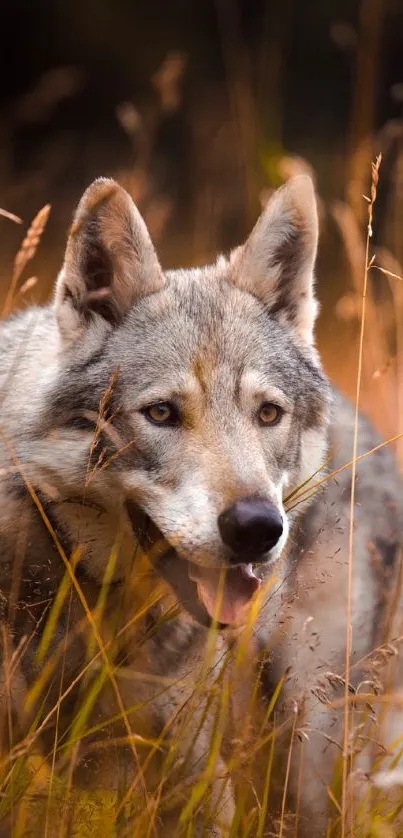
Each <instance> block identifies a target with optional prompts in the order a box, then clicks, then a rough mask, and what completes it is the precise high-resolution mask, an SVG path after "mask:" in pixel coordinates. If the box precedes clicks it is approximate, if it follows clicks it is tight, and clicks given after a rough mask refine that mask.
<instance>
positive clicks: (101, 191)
mask: <svg viewBox="0 0 403 838" xmlns="http://www.w3.org/2000/svg"><path fill="white" fill-rule="evenodd" d="M163 285H164V277H163V273H162V270H161V267H160V264H159V261H158V258H157V255H156V252H155V250H154V247H153V244H152V241H151V239H150V236H149V233H148V230H147V227H146V225H145V223H144V221H143V219H142V217H141V215H140V213H139V211H138V209H137V208H136V206H135V204H134V203H133V201H132V199H131V197H130V195H128V193H127V192H126V191H125V190H124V189H123V188H122V187H121V186H119V185H118V184H117V183H115V181H113V180H107V179H105V178H100V179H99V180H95V181H94V183H92V184H91V186H90V187H89V188H88V189H87V190H86V192H85V193H84V195H83V197H82V199H81V201H80V203H79V205H78V209H77V212H76V215H75V218H74V221H73V225H72V228H71V232H70V236H69V239H68V242H67V248H66V255H65V260H64V265H63V268H62V270H61V272H60V274H59V278H58V281H57V286H56V298H55V303H56V316H57V320H58V324H59V329H60V331H61V333H62V336H63V337H64V338H65V340H66V341H68V342H72V341H74V340H76V339H78V338H79V337H80V335H82V333H83V331H84V329H85V328H86V326H87V325H88V324H89V323H90V322H91V321H92V320H94V319H98V322H99V323H101V322H103V323H104V325H109V326H113V325H115V324H117V323H119V322H120V321H121V319H122V318H123V317H124V315H125V314H126V312H127V311H128V310H129V309H130V308H131V306H132V305H133V303H134V302H135V301H136V300H137V299H139V298H141V297H144V296H147V295H148V294H153V293H154V292H155V291H159V290H160V288H162V287H163ZM100 318H101V319H100Z"/></svg>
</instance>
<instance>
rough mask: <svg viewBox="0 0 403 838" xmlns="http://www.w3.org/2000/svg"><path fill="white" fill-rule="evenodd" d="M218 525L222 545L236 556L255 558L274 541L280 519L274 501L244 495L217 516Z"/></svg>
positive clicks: (278, 532)
mask: <svg viewBox="0 0 403 838" xmlns="http://www.w3.org/2000/svg"><path fill="white" fill-rule="evenodd" d="M218 528H219V530H220V535H221V538H222V540H223V542H224V544H225V545H226V546H227V547H229V548H230V549H231V551H232V552H233V553H234V554H235V556H236V557H238V556H239V558H240V559H242V556H243V557H244V559H245V558H246V559H247V558H248V556H250V557H255V558H258V557H259V556H261V555H262V554H263V553H266V552H267V551H268V550H271V548H272V547H274V545H275V544H277V542H278V540H279V538H280V536H281V534H282V532H283V519H282V517H281V515H280V512H279V511H278V509H277V507H276V506H275V505H274V503H271V502H270V501H268V500H264V499H263V498H243V499H242V500H238V501H237V502H236V503H234V504H233V506H230V507H229V509H226V510H225V512H222V513H221V515H219V516H218Z"/></svg>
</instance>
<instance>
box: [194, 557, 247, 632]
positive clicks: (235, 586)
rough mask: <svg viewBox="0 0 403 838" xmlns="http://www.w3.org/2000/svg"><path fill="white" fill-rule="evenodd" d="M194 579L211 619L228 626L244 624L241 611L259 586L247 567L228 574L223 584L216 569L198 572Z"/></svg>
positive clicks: (204, 569) (240, 567)
mask: <svg viewBox="0 0 403 838" xmlns="http://www.w3.org/2000/svg"><path fill="white" fill-rule="evenodd" d="M193 578H194V579H195V581H196V582H197V593H198V595H199V598H200V599H201V601H202V603H203V605H204V607H205V609H206V611H207V612H208V614H209V615H210V617H214V618H215V619H216V620H217V621H218V622H219V623H226V624H227V625H230V624H233V623H242V622H243V621H244V619H245V614H244V610H245V608H246V606H247V605H248V604H249V603H250V600H251V599H252V597H253V594H254V593H256V591H257V590H258V589H259V587H260V584H261V582H260V579H258V578H257V576H255V574H254V573H253V570H252V565H250V564H242V565H237V566H236V567H234V568H231V569H230V570H227V571H226V574H225V579H224V584H223V582H222V580H221V579H220V570H217V569H215V568H197V571H196V572H195V574H194V576H193Z"/></svg>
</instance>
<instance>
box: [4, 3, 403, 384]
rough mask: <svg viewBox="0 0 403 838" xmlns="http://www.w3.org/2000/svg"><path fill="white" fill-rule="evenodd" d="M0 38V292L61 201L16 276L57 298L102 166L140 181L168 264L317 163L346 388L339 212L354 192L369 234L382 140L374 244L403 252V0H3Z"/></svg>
mask: <svg viewBox="0 0 403 838" xmlns="http://www.w3.org/2000/svg"><path fill="white" fill-rule="evenodd" d="M1 42H2V48H1V52H0V56H1V58H0V60H1V63H2V67H1V73H0V86H1V89H0V140H1V144H0V207H3V208H4V209H6V210H8V211H10V212H13V213H16V214H17V215H19V216H21V218H22V219H23V221H24V225H25V227H24V228H23V229H22V228H21V227H20V226H17V225H15V224H13V223H12V222H11V221H9V220H8V219H4V218H0V293H2V295H3V296H4V294H5V293H6V289H7V287H8V284H9V281H10V276H11V274H12V270H13V258H14V255H15V253H16V251H17V250H18V247H19V245H20V243H21V240H22V238H23V235H24V232H25V231H26V228H27V226H28V225H29V222H30V221H31V220H32V218H33V217H34V215H35V214H36V212H37V211H38V210H39V209H40V208H41V207H42V206H43V205H44V204H45V203H47V202H51V204H52V211H51V215H50V220H49V223H48V226H47V229H46V231H45V233H44V235H43V240H42V242H41V244H40V247H39V249H38V253H37V255H36V256H35V257H34V259H33V261H32V262H31V263H30V265H29V268H27V269H26V271H25V273H24V276H23V277H22V279H21V282H22V281H23V280H25V279H26V278H27V277H28V276H30V275H32V274H34V275H35V276H38V277H39V280H38V283H37V284H36V286H35V288H34V292H33V297H34V298H35V299H37V300H39V301H43V300H45V299H46V298H47V297H48V295H49V293H50V289H51V285H52V282H53V280H54V277H55V274H56V272H57V269H58V267H59V265H60V263H61V260H62V256H63V247H64V242H65V236H66V231H67V228H68V225H69V223H70V219H71V216H72V212H73V209H74V206H75V204H76V203H77V201H78V199H79V197H80V195H81V193H82V191H83V190H84V188H85V187H86V186H87V185H88V184H89V183H90V181H91V180H92V179H93V178H95V177H97V176H99V175H112V176H115V177H117V178H118V179H119V180H120V181H121V182H122V183H123V184H124V185H125V186H126V188H128V190H129V191H130V192H131V194H132V195H133V197H134V199H135V200H136V201H137V203H138V204H139V207H140V209H141V211H142V213H143V214H144V216H145V218H146V221H147V223H148V224H149V226H150V230H151V232H152V235H153V238H154V240H155V242H156V244H157V247H158V249H159V252H160V255H161V260H162V263H163V264H164V265H165V266H167V267H168V266H172V265H176V264H190V263H198V262H199V263H200V262H203V261H205V260H206V259H210V258H212V257H213V256H214V254H215V253H216V251H217V250H226V249H228V248H230V247H232V246H233V245H235V244H236V243H238V242H239V241H240V240H241V239H242V238H243V237H244V236H245V235H246V234H247V232H248V230H249V229H250V227H251V225H252V224H253V222H254V221H255V219H256V217H257V215H258V213H259V210H260V208H261V206H262V205H263V204H264V201H265V200H266V198H267V196H268V195H269V193H270V191H271V189H273V188H274V187H276V186H277V185H279V184H280V183H281V182H283V180H284V179H286V178H287V177H288V176H289V174H291V173H292V171H296V170H298V171H300V170H301V168H302V169H306V168H307V167H308V168H309V167H312V170H313V173H314V175H315V177H316V182H317V188H318V192H319V195H320V196H321V199H322V213H321V218H322V239H321V249H320V257H319V263H318V273H319V277H320V285H319V288H320V296H321V299H322V302H323V304H324V305H323V313H322V319H321V322H320V328H319V336H320V342H321V343H322V344H323V349H324V353H325V360H326V362H327V364H328V366H330V367H331V368H332V371H335V373H336V377H338V379H339V380H340V382H341V383H342V384H346V386H347V387H348V386H349V381H350V379H349V378H348V375H347V373H346V372H345V370H344V367H345V369H347V365H343V364H341V363H340V358H339V357H338V356H337V354H338V351H339V345H340V341H341V343H342V344H343V342H344V340H350V338H351V339H352V340H353V338H354V334H355V330H356V326H357V323H356V321H355V318H354V316H348V314H347V316H343V317H340V318H339V319H337V317H336V315H335V306H336V304H337V302H338V300H339V299H340V297H343V295H345V293H346V290H347V291H348V289H349V286H350V285H351V273H352V258H351V253H350V254H349V252H348V251H349V247H348V242H347V241H346V240H345V239H346V237H345V235H342V234H341V232H340V229H339V227H338V225H337V224H336V223H335V221H334V217H333V214H332V207H333V206H334V201H336V200H338V201H342V202H344V204H345V206H346V207H347V208H348V210H349V211H350V212H351V217H352V219H353V220H354V224H355V225H356V227H357V229H358V230H360V231H362V233H363V234H364V235H365V213H366V207H365V201H364V200H363V199H362V193H363V192H364V191H366V190H367V189H368V188H369V180H370V171H371V170H370V163H371V159H373V157H374V155H375V154H376V153H378V151H380V150H382V151H383V153H384V161H383V164H382V177H381V184H380V188H379V194H378V203H377V213H376V219H375V227H374V230H375V238H374V244H375V245H382V247H386V248H389V249H390V251H391V252H393V254H394V257H397V259H401V258H402V252H401V251H402V244H401V238H402V237H401V234H400V230H401V224H400V221H399V219H400V220H401V219H402V215H401V214H400V209H399V207H398V206H397V205H398V203H399V200H400V198H399V195H400V194H403V174H402V171H403V164H402V161H403V155H402V135H401V117H402V109H403V0H281V2H279V0H243V2H242V0H200V2H197V0H160V2H157V0H148V2H143V0H137V1H136V0H80V2H79V0H68V2H61V0H25V2H22V0H3V3H2V6H1ZM399 167H400V168H399ZM399 173H400V174H399ZM399 178H400V179H399ZM401 181H402V184H401V185H400V183H401ZM396 184H397V185H396ZM399 206H400V205H399ZM353 226H354V225H353ZM351 229H352V228H351ZM350 249H351V248H350ZM375 290H376V289H375ZM379 293H380V294H382V293H383V292H382V291H380V292H379ZM26 300H28V301H31V300H32V295H31V294H29V295H26V296H25V297H24V298H21V300H19V301H18V300H17V304H20V305H24V304H25V303H26ZM348 302H349V301H348V300H347V303H348ZM350 302H351V300H350ZM347 309H348V305H347ZM340 310H341V309H340ZM392 348H393V347H392ZM336 356H337V357H336ZM343 370H344V371H343ZM350 383H351V382H350Z"/></svg>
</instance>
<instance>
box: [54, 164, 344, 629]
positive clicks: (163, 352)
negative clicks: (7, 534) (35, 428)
mask: <svg viewBox="0 0 403 838" xmlns="http://www.w3.org/2000/svg"><path fill="white" fill-rule="evenodd" d="M317 238H318V220H317V210H316V202H315V196H314V190H313V186H312V183H311V181H310V179H309V178H308V177H305V176H304V177H298V178H295V179H294V180H291V181H290V182H289V183H288V184H287V185H286V186H284V187H283V188H281V189H279V190H278V191H277V192H276V193H275V194H274V196H273V197H272V198H271V200H270V201H269V203H268V205H267V207H266V209H265V211H264V212H263V214H262V216H261V218H260V219H259V221H258V222H257V224H256V226H255V228H254V230H253V231H252V233H251V235H250V237H249V238H248V240H247V242H246V244H244V245H243V246H241V247H239V248H237V249H236V250H235V251H234V252H233V253H232V254H231V255H230V257H229V258H228V259H226V258H224V257H220V258H219V259H218V261H217V263H216V264H215V265H211V266H207V267H204V268H201V269H192V270H178V271H172V272H168V273H166V274H164V273H163V271H162V269H161V267H160V264H159V261H158V258H157V255H156V253H155V250H154V247H153V245H152V242H151V239H150V236H149V234H148V231H147V228H146V226H145V224H144V221H143V220H142V218H141V216H140V214H139V212H138V210H137V209H136V207H135V205H134V204H133V202H132V200H131V198H130V197H129V195H128V194H127V193H126V192H125V191H124V190H123V189H122V188H121V187H120V186H118V185H117V184H116V183H114V182H113V181H110V180H98V181H96V182H95V183H93V184H92V186H90V188H89V189H88V190H87V191H86V193H85V194H84V196H83V198H82V200H81V203H80V205H79V207H78V210H77V214H76V217H75V221H74V223H73V227H72V230H71V234H70V238H69V241H68V245H67V251H66V258H65V263H64V266H63V269H62V271H61V273H60V276H59V279H58V284H57V290H56V300H55V304H56V318H57V323H58V328H59V330H60V334H61V338H62V352H63V356H64V360H63V367H64V370H65V374H64V379H63V382H62V384H61V386H60V388H59V392H61V393H62V396H59V402H58V412H59V415H60V416H62V415H63V411H61V406H62V405H64V408H67V407H68V412H69V418H68V419H66V425H69V427H70V431H71V429H72V428H74V427H75V428H76V430H77V432H78V433H80V434H81V435H82V434H83V432H86V433H87V445H88V449H87V450H89V449H90V445H91V441H92V440H93V438H94V431H93V428H91V425H90V424H89V423H88V417H89V416H91V415H92V416H93V415H94V413H95V415H96V413H97V411H98V405H99V402H100V400H102V394H103V393H104V392H105V391H106V390H107V389H108V385H110V382H111V381H112V380H113V376H114V374H115V373H116V380H115V381H114V384H113V387H111V388H110V396H109V397H108V398H107V399H106V401H104V404H105V405H106V404H108V406H109V415H108V417H106V419H105V417H104V419H105V424H106V425H108V427H106V428H105V429H104V430H105V434H104V438H105V439H106V442H105V446H106V447H107V448H108V451H109V453H111V456H110V463H109V465H108V467H107V468H103V469H102V468H101V469H100V472H101V476H100V478H99V482H98V484H97V478H96V477H94V483H93V486H94V489H96V487H97V485H98V487H100V489H99V491H100V492H101V493H102V492H104V494H105V495H107V494H108V493H109V494H110V495H119V496H120V497H121V498H123V499H124V500H125V502H127V503H128V504H129V507H130V504H132V503H135V504H136V507H139V508H140V509H141V510H143V512H144V513H145V514H146V515H147V516H148V517H149V519H151V521H152V522H153V524H154V526H155V527H156V528H157V529H158V531H160V532H161V533H162V534H163V536H164V537H165V539H166V541H167V542H168V543H169V544H170V545H171V546H172V548H173V550H172V553H171V558H170V559H169V557H168V559H167V561H174V558H173V556H174V557H175V561H176V562H178V558H179V560H180V561H181V562H182V564H181V565H180V567H181V568H182V572H183V573H184V574H186V575H187V574H188V575H189V577H190V579H191V580H194V589H195V591H196V587H197V589H198V593H199V596H200V598H201V600H202V602H203V604H204V607H205V608H206V610H207V611H208V612H209V613H210V614H212V612H213V608H214V599H215V594H216V590H217V586H218V579H219V572H220V569H222V568H228V573H227V577H226V582H225V585H224V590H223V598H222V604H221V608H220V610H219V617H220V619H221V621H222V622H225V623H231V622H234V621H236V620H237V619H238V618H239V615H240V613H241V610H242V606H243V605H244V604H245V602H247V601H248V600H249V599H250V597H251V595H252V594H253V592H254V591H255V589H256V588H257V587H258V584H259V583H258V579H257V576H256V574H257V571H256V573H255V569H256V567H257V566H259V565H262V564H267V563H271V562H274V561H276V560H277V559H278V558H279V556H280V554H281V553H282V551H283V549H284V546H285V544H286V541H287V537H288V533H289V519H288V517H287V514H286V512H285V510H284V506H283V501H284V498H285V497H286V496H287V495H288V494H290V492H291V491H292V490H293V489H295V488H296V487H297V486H298V485H300V484H301V483H304V482H305V481H307V480H308V479H309V478H310V477H312V475H313V474H314V473H315V472H316V471H317V470H318V468H320V466H321V465H322V464H323V459H324V453H325V446H326V424H327V414H328V396H329V389H328V385H327V382H326V379H325V377H324V375H323V373H322V371H321V369H320V364H319V360H318V356H317V353H316V350H315V348H314V340H313V329H314V322H315V317H316V313H317V304H316V301H315V297H314V289H313V269H314V262H315V257H316V249H317ZM55 412H57V410H56V407H55ZM72 414H74V415H73V416H72ZM61 424H62V423H61ZM118 449H121V450H120V452H118ZM84 459H85V458H84ZM84 459H83V465H82V467H83V480H84V477H85V474H86V467H87V463H86V462H84ZM106 475H107V476H108V481H109V482H106ZM111 499H112V498H111ZM105 502H108V497H105ZM168 576H169V574H168Z"/></svg>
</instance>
